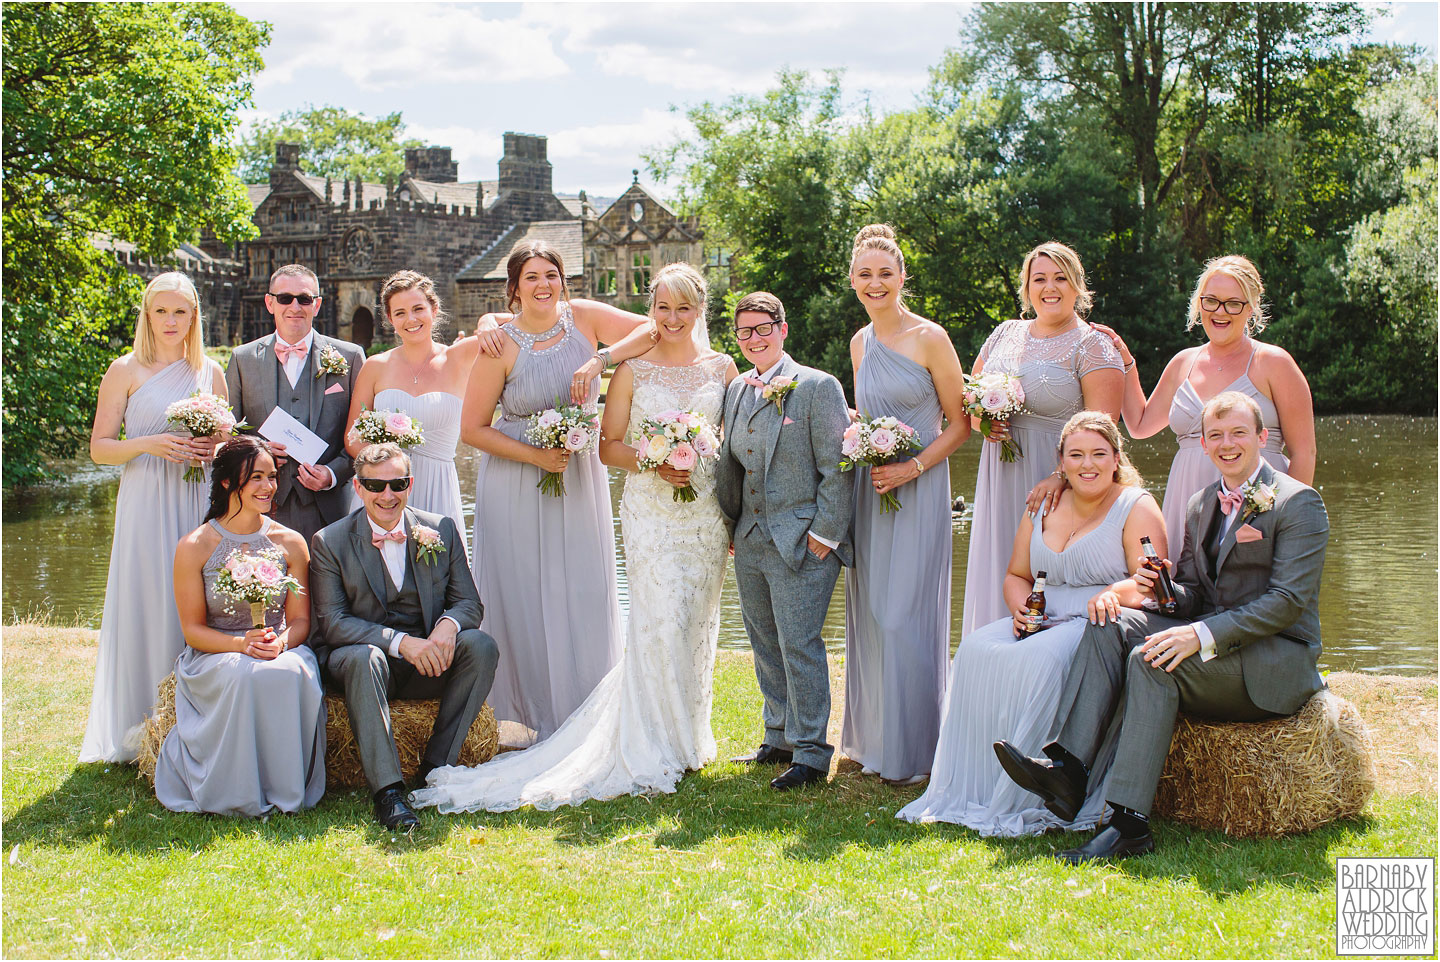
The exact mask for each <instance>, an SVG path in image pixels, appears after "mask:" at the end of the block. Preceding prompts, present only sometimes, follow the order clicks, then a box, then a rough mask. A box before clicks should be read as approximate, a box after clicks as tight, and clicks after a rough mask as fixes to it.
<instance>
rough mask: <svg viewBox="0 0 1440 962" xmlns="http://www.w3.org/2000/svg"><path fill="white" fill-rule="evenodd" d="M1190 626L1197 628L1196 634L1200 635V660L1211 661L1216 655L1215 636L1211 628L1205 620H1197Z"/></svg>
mask: <svg viewBox="0 0 1440 962" xmlns="http://www.w3.org/2000/svg"><path fill="white" fill-rule="evenodd" d="M1190 627H1192V628H1194V629H1195V634H1197V635H1199V636H1200V660H1201V661H1210V660H1211V659H1212V658H1214V657H1215V655H1216V654H1217V652H1216V651H1215V636H1214V635H1212V634H1210V628H1209V627H1208V626H1207V625H1206V624H1205V622H1203V621H1197V622H1195V623H1194V624H1193V625H1191V626H1190Z"/></svg>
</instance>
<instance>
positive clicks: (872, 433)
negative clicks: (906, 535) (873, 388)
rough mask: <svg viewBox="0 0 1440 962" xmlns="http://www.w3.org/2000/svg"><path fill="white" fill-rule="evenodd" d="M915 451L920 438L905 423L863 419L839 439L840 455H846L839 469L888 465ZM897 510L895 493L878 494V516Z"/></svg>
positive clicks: (889, 419) (888, 418)
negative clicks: (862, 465)
mask: <svg viewBox="0 0 1440 962" xmlns="http://www.w3.org/2000/svg"><path fill="white" fill-rule="evenodd" d="M918 450H920V439H919V438H917V437H916V436H915V429H914V428H912V427H911V426H910V425H908V424H906V423H905V422H904V421H901V420H899V419H898V418H892V417H879V418H871V417H862V418H860V419H859V420H858V421H855V422H854V423H852V424H851V425H850V426H849V427H848V428H846V429H845V436H844V437H843V438H842V439H841V440H840V453H841V454H843V455H845V457H844V459H843V460H842V461H841V462H840V470H841V471H849V470H851V469H852V468H854V467H856V466H857V465H861V464H866V465H869V466H870V467H876V466H877V465H881V464H890V463H892V462H895V461H899V460H902V459H903V458H905V457H906V456H907V455H909V454H910V452H911V451H918ZM900 508H901V504H900V499H899V498H897V497H896V496H895V492H894V491H886V492H885V493H884V494H882V495H880V513H881V514H888V513H890V512H891V511H899V510H900Z"/></svg>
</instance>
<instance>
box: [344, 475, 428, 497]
mask: <svg viewBox="0 0 1440 962" xmlns="http://www.w3.org/2000/svg"><path fill="white" fill-rule="evenodd" d="M355 480H356V481H359V482H360V487H362V488H364V489H365V490H366V491H369V492H370V493H371V494H379V493H380V492H381V491H384V490H385V489H386V488H389V489H390V490H391V491H394V492H395V493H396V494H399V493H400V492H401V491H408V490H409V489H410V482H411V481H413V480H414V479H413V478H411V477H409V476H408V475H407V476H406V477H403V478H388V479H387V478H356V479H355Z"/></svg>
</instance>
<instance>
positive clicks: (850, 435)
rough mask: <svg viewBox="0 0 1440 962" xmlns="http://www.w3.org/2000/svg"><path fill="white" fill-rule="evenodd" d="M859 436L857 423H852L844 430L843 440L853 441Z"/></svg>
mask: <svg viewBox="0 0 1440 962" xmlns="http://www.w3.org/2000/svg"><path fill="white" fill-rule="evenodd" d="M859 436H860V425H859V423H858V422H852V423H851V425H850V426H849V427H848V428H846V429H845V440H846V441H853V440H855V439H856V438H858V437H859Z"/></svg>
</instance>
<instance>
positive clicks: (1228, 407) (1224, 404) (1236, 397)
mask: <svg viewBox="0 0 1440 962" xmlns="http://www.w3.org/2000/svg"><path fill="white" fill-rule="evenodd" d="M1236 408H1244V409H1245V410H1247V411H1249V412H1250V416H1251V417H1253V418H1254V419H1255V430H1256V431H1263V430H1265V417H1264V415H1262V414H1261V413H1260V404H1259V402H1257V401H1256V400H1255V399H1254V398H1253V397H1251V396H1250V395H1248V394H1241V393H1240V392H1239V391H1221V392H1220V393H1219V394H1217V395H1215V396H1214V397H1212V398H1211V399H1210V400H1208V401H1206V402H1205V406H1204V407H1203V408H1201V409H1200V430H1201V432H1202V433H1203V432H1204V430H1205V422H1206V421H1208V420H1210V419H1211V418H1223V417H1225V416H1226V415H1227V414H1230V413H1232V412H1233V411H1234V410H1235V409H1236Z"/></svg>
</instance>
